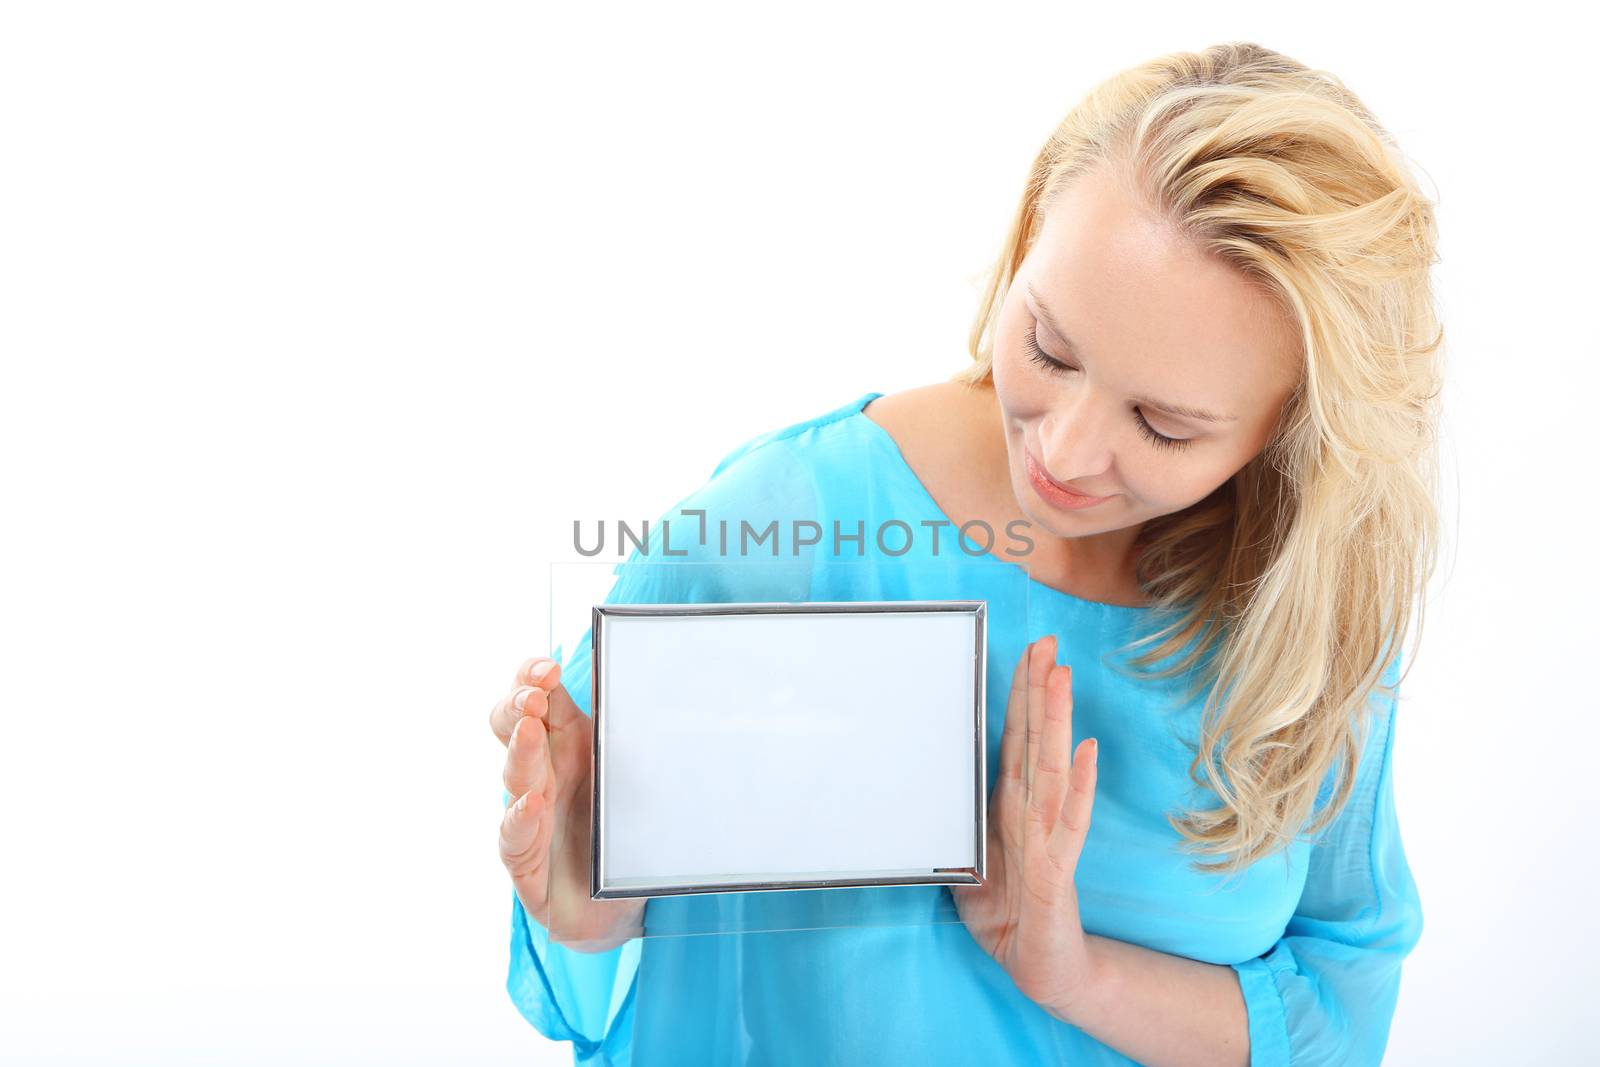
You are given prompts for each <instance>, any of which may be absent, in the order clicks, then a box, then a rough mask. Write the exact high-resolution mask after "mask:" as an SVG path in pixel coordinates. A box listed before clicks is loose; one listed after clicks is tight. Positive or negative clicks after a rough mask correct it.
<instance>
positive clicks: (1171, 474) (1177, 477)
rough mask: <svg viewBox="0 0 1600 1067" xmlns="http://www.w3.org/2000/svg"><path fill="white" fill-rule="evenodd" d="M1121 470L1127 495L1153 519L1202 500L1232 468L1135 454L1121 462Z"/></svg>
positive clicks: (1191, 459) (1194, 458)
mask: <svg viewBox="0 0 1600 1067" xmlns="http://www.w3.org/2000/svg"><path fill="white" fill-rule="evenodd" d="M1197 447H1198V446H1197ZM1147 451H1154V450H1153V449H1147ZM1134 457H1137V458H1134ZM1123 470H1124V471H1125V476H1124V478H1123V482H1124V484H1125V485H1127V487H1128V493H1129V495H1130V496H1132V497H1133V498H1134V499H1135V500H1136V501H1138V502H1139V504H1140V505H1141V506H1142V507H1144V508H1147V509H1149V515H1148V516H1147V517H1149V518H1154V517H1156V516H1158V515H1170V514H1172V513H1173V512H1175V511H1182V510H1183V509H1184V508H1186V507H1189V506H1190V505H1192V504H1196V503H1199V502H1200V501H1202V500H1204V499H1205V498H1206V497H1207V496H1209V495H1210V494H1211V493H1212V491H1213V490H1215V489H1216V488H1217V486H1219V485H1221V484H1222V483H1223V482H1225V481H1227V480H1228V477H1229V476H1230V474H1231V470H1232V468H1230V467H1226V466H1222V467H1219V466H1218V465H1217V464H1216V463H1215V462H1208V461H1207V460H1206V459H1205V458H1203V457H1197V456H1185V455H1182V454H1178V455H1171V456H1169V455H1163V454H1155V455H1145V454H1143V453H1139V452H1136V453H1134V455H1133V456H1130V457H1128V458H1127V459H1126V460H1124V461H1123Z"/></svg>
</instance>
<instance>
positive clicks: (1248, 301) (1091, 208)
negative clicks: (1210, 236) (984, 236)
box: [1019, 171, 1300, 415]
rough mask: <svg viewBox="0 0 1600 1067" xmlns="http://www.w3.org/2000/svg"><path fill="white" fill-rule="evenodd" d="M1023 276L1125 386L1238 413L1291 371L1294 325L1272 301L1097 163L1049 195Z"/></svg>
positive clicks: (1271, 395) (1105, 375)
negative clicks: (1052, 196) (1051, 199)
mask: <svg viewBox="0 0 1600 1067" xmlns="http://www.w3.org/2000/svg"><path fill="white" fill-rule="evenodd" d="M1019 282H1022V283H1025V284H1023V285H1021V286H1020V288H1021V290H1022V293H1021V299H1023V300H1025V301H1027V302H1028V303H1029V304H1030V305H1032V299H1031V298H1030V297H1028V295H1027V292H1026V290H1027V286H1028V285H1031V286H1032V288H1033V290H1034V291H1035V292H1037V293H1038V294H1039V297H1040V298H1041V300H1042V302H1043V305H1044V308H1045V310H1046V311H1048V312H1050V313H1051V314H1053V315H1054V316H1055V318H1057V319H1058V320H1059V321H1060V323H1061V326H1062V329H1063V330H1065V331H1068V333H1069V336H1068V337H1067V338H1065V340H1068V341H1070V342H1071V343H1072V345H1073V346H1074V348H1075V350H1076V352H1077V354H1078V355H1079V357H1080V358H1081V359H1083V361H1084V362H1085V363H1086V364H1087V365H1088V368H1089V370H1090V371H1091V372H1092V373H1094V374H1096V375H1098V376H1100V377H1101V378H1102V380H1105V381H1107V382H1108V383H1114V385H1115V386H1116V387H1117V388H1123V389H1126V391H1127V392H1129V393H1146V394H1147V395H1150V396H1154V397H1157V398H1159V399H1163V400H1176V401H1179V402H1184V403H1193V404H1197V405H1199V406H1202V407H1209V408H1213V409H1220V410H1224V411H1227V412H1229V413H1232V414H1241V415H1242V414H1244V413H1245V412H1246V411H1250V410H1259V409H1260V408H1261V407H1263V406H1272V405H1276V404H1277V403H1279V402H1281V400H1282V398H1283V396H1284V395H1286V394H1287V392H1288V390H1289V389H1290V388H1292V386H1293V383H1294V381H1295V380H1296V379H1297V377H1298V373H1299V358H1298V353H1299V349H1300V343H1299V340H1298V336H1297V332H1296V330H1295V327H1294V325H1293V322H1292V319H1291V318H1290V316H1289V315H1288V314H1287V313H1286V312H1285V311H1283V309H1282V308H1280V307H1279V306H1278V304H1277V303H1276V301H1274V300H1273V299H1272V298H1271V297H1270V296H1269V295H1268V294H1267V293H1266V292H1264V291H1262V290H1261V289H1260V288H1258V287H1257V285H1256V284H1254V283H1253V282H1252V281H1251V280H1250V279H1248V278H1246V277H1245V276H1244V274H1243V273H1241V272H1240V271H1239V270H1238V269H1237V268H1235V267H1233V266H1230V265H1229V264H1227V263H1224V262H1223V261H1222V260H1221V259H1219V258H1217V257H1215V256H1213V255H1210V254H1208V253H1206V252H1205V251H1204V250H1203V249H1201V248H1199V247H1198V246H1197V245H1196V244H1195V243H1194V242H1193V241H1192V240H1190V239H1188V238H1185V237H1184V236H1183V235H1181V234H1179V233H1178V232H1177V231H1176V230H1175V229H1174V228H1173V227H1172V226H1171V225H1170V224H1169V223H1167V222H1166V221H1165V220H1164V219H1161V218H1160V217H1159V216H1157V215H1155V214H1153V213H1151V212H1150V211H1149V210H1148V209H1146V208H1145V207H1144V206H1143V205H1141V204H1140V203H1139V202H1138V201H1137V200H1136V199H1135V198H1134V197H1133V196H1131V195H1130V194H1129V193H1128V191H1127V190H1126V189H1124V187H1123V186H1122V185H1121V184H1119V183H1118V182H1117V181H1116V180H1115V179H1114V178H1113V177H1111V176H1110V175H1109V174H1108V173H1107V172H1105V171H1094V172H1091V173H1089V174H1086V175H1084V176H1083V177H1082V178H1080V179H1078V181H1076V182H1075V183H1073V184H1072V185H1071V186H1069V187H1068V188H1066V189H1064V190H1062V192H1061V193H1060V194H1059V195H1058V196H1057V198H1056V200H1055V202H1054V203H1053V204H1052V205H1051V207H1050V210H1049V212H1048V214H1047V215H1046V216H1045V220H1044V225H1043V226H1042V228H1041V229H1040V231H1039V232H1038V234H1037V236H1036V239H1035V242H1034V245H1033V247H1032V248H1031V249H1030V250H1029V252H1028V255H1027V259H1026V262H1025V263H1024V265H1023V269H1022V271H1021V275H1020V277H1019ZM1034 311H1036V312H1037V311H1038V308H1037V307H1034Z"/></svg>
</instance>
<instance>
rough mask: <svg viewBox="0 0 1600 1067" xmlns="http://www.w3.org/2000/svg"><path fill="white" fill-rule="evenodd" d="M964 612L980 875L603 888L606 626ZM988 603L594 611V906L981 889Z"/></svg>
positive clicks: (949, 870) (967, 870)
mask: <svg viewBox="0 0 1600 1067" xmlns="http://www.w3.org/2000/svg"><path fill="white" fill-rule="evenodd" d="M941 611H942V612H959V613H962V614H969V615H971V616H972V618H973V623H974V626H973V632H974V635H975V638H974V642H973V653H972V654H973V666H974V670H973V678H974V693H973V765H974V771H975V773H974V775H973V781H974V782H975V783H976V795H975V797H974V798H973V810H974V812H975V815H976V819H975V823H974V825H975V837H976V840H975V842H974V843H975V845H976V854H977V857H978V864H977V866H976V867H936V868H934V869H933V870H931V871H928V872H927V873H920V872H916V871H906V872H901V873H897V874H893V875H880V876H878V877H863V878H815V879H801V880H798V881H771V882H737V883H709V882H708V883H703V884H700V885H692V886H681V885H669V886H663V885H657V886H648V885H647V886H628V887H611V888H603V887H604V886H605V870H604V866H603V862H602V857H603V856H604V855H605V850H604V849H603V848H602V847H601V827H602V825H603V821H602V819H601V813H602V811H603V810H604V801H605V762H604V761H603V759H602V758H601V756H602V751H601V749H602V746H601V740H600V739H601V738H602V737H603V736H604V735H605V730H604V722H605V719H604V716H605V687H604V685H602V683H601V679H602V678H603V677H604V676H605V671H604V669H603V663H604V661H603V659H602V656H603V654H604V643H605V642H604V635H605V629H606V621H607V619H609V618H612V617H617V616H641V615H651V616H695V615H776V614H784V615H788V614H820V615H843V614H852V613H876V612H895V613H901V614H917V615H925V614H929V613H931V612H941ZM987 615H988V602H987V601H984V600H849V601H818V602H811V603H805V604H788V603H752V602H735V603H726V604H596V605H594V613H593V617H592V622H591V628H590V667H591V670H590V705H589V706H590V707H591V708H592V709H593V710H594V753H593V760H594V762H593V764H592V766H593V768H594V774H593V788H592V790H591V791H590V797H589V825H590V827H591V828H592V835H591V836H592V842H591V853H590V860H591V862H590V871H589V893H590V897H591V899H594V900H618V899H625V898H635V897H669V896H684V895H689V894H699V893H744V892H751V891H756V890H766V889H844V888H850V887H859V886H899V885H981V884H983V881H984V879H985V877H986V875H987V871H988V822H989V819H988V799H989V788H988V784H989V783H988V761H987V745H988V733H987V727H986V722H985V717H986V708H985V704H986V703H987V679H986V677H985V676H986V674H987V666H988V651H987V649H988V621H987Z"/></svg>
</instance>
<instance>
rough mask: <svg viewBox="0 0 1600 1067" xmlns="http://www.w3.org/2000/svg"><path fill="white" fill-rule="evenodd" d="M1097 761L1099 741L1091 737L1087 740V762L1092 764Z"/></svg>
mask: <svg viewBox="0 0 1600 1067" xmlns="http://www.w3.org/2000/svg"><path fill="white" fill-rule="evenodd" d="M1099 759H1100V739H1099V738H1098V737H1091V738H1089V762H1091V763H1093V762H1096V761H1098V760H1099Z"/></svg>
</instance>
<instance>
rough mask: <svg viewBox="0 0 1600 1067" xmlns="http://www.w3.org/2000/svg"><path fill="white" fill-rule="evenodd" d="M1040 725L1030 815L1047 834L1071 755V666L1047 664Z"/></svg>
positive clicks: (1058, 806)
mask: <svg viewBox="0 0 1600 1067" xmlns="http://www.w3.org/2000/svg"><path fill="white" fill-rule="evenodd" d="M1043 720H1044V721H1043V723H1042V725H1041V728H1040V735H1041V736H1040V739H1039V758H1038V759H1037V760H1036V761H1035V764H1034V770H1033V793H1032V795H1031V796H1030V797H1029V800H1028V816H1029V818H1030V819H1031V820H1032V821H1033V822H1034V823H1036V824H1037V825H1039V826H1040V827H1042V828H1043V830H1044V833H1045V834H1046V835H1048V834H1049V833H1050V832H1051V828H1052V827H1053V826H1054V825H1055V822H1056V818H1057V816H1059V815H1060V813H1061V802H1062V800H1063V799H1064V798H1065V797H1066V794H1067V787H1068V784H1069V783H1068V774H1067V772H1068V770H1070V758H1071V755H1072V668H1071V667H1057V666H1054V665H1052V666H1051V668H1050V675H1049V681H1048V682H1047V683H1046V687H1045V700H1044V716H1043Z"/></svg>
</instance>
